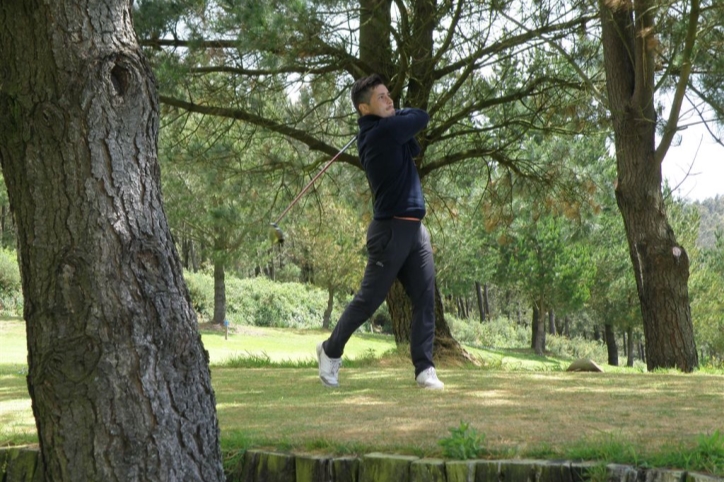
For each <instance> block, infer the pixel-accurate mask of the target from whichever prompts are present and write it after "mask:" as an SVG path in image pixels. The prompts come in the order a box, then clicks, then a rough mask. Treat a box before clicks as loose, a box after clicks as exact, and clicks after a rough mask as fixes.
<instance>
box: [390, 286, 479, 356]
mask: <svg viewBox="0 0 724 482" xmlns="http://www.w3.org/2000/svg"><path fill="white" fill-rule="evenodd" d="M387 308H388V310H389V311H390V318H392V331H393V332H394V334H395V342H397V344H400V343H409V342H410V326H411V321H412V303H411V302H410V298H409V297H408V296H407V293H405V288H403V287H402V283H400V282H399V281H395V282H394V283H393V284H392V288H391V289H390V292H389V293H388V295H387ZM433 356H434V357H435V358H436V359H438V360H440V359H445V360H446V361H448V362H451V361H452V362H461V363H467V362H470V363H477V361H476V360H475V357H473V356H472V355H471V354H470V353H468V352H467V351H465V349H464V348H463V347H462V346H461V345H460V343H458V342H457V340H455V338H453V336H452V333H450V327H449V326H448V324H447V322H446V321H445V313H444V309H443V304H442V297H441V296H440V291H439V290H438V288H437V284H436V285H435V344H434V347H433Z"/></svg>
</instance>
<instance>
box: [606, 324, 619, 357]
mask: <svg viewBox="0 0 724 482" xmlns="http://www.w3.org/2000/svg"><path fill="white" fill-rule="evenodd" d="M604 333H605V336H606V349H607V351H608V364H609V365H611V366H614V367H617V366H618V345H617V344H616V332H615V331H614V329H613V325H610V324H606V325H604Z"/></svg>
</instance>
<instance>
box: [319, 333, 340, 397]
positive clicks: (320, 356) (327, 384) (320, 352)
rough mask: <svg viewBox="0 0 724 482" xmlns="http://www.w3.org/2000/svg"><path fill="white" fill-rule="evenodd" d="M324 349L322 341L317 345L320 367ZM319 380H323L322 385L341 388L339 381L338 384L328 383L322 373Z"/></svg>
mask: <svg viewBox="0 0 724 482" xmlns="http://www.w3.org/2000/svg"><path fill="white" fill-rule="evenodd" d="M322 350H323V348H322V344H321V343H320V344H318V345H317V366H318V367H321V366H322ZM319 381H320V382H322V386H324V387H325V388H339V383H337V384H336V385H332V384H331V383H327V382H325V381H324V379H323V378H322V375H319Z"/></svg>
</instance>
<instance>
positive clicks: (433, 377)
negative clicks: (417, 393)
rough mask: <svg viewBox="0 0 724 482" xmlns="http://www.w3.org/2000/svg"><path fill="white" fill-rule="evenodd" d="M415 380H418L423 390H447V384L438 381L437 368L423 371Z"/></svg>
mask: <svg viewBox="0 0 724 482" xmlns="http://www.w3.org/2000/svg"><path fill="white" fill-rule="evenodd" d="M415 380H417V386H419V387H421V388H427V389H429V390H443V389H444V388H445V384H444V383H443V382H441V381H440V380H438V378H437V373H435V368H433V367H430V368H427V369H425V370H423V371H421V372H420V374H419V375H417V378H415Z"/></svg>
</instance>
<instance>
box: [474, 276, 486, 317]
mask: <svg viewBox="0 0 724 482" xmlns="http://www.w3.org/2000/svg"><path fill="white" fill-rule="evenodd" d="M475 296H476V297H477V300H478V313H479V314H480V323H484V322H485V303H484V300H483V290H482V287H481V286H480V283H478V282H477V281H476V282H475Z"/></svg>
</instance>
